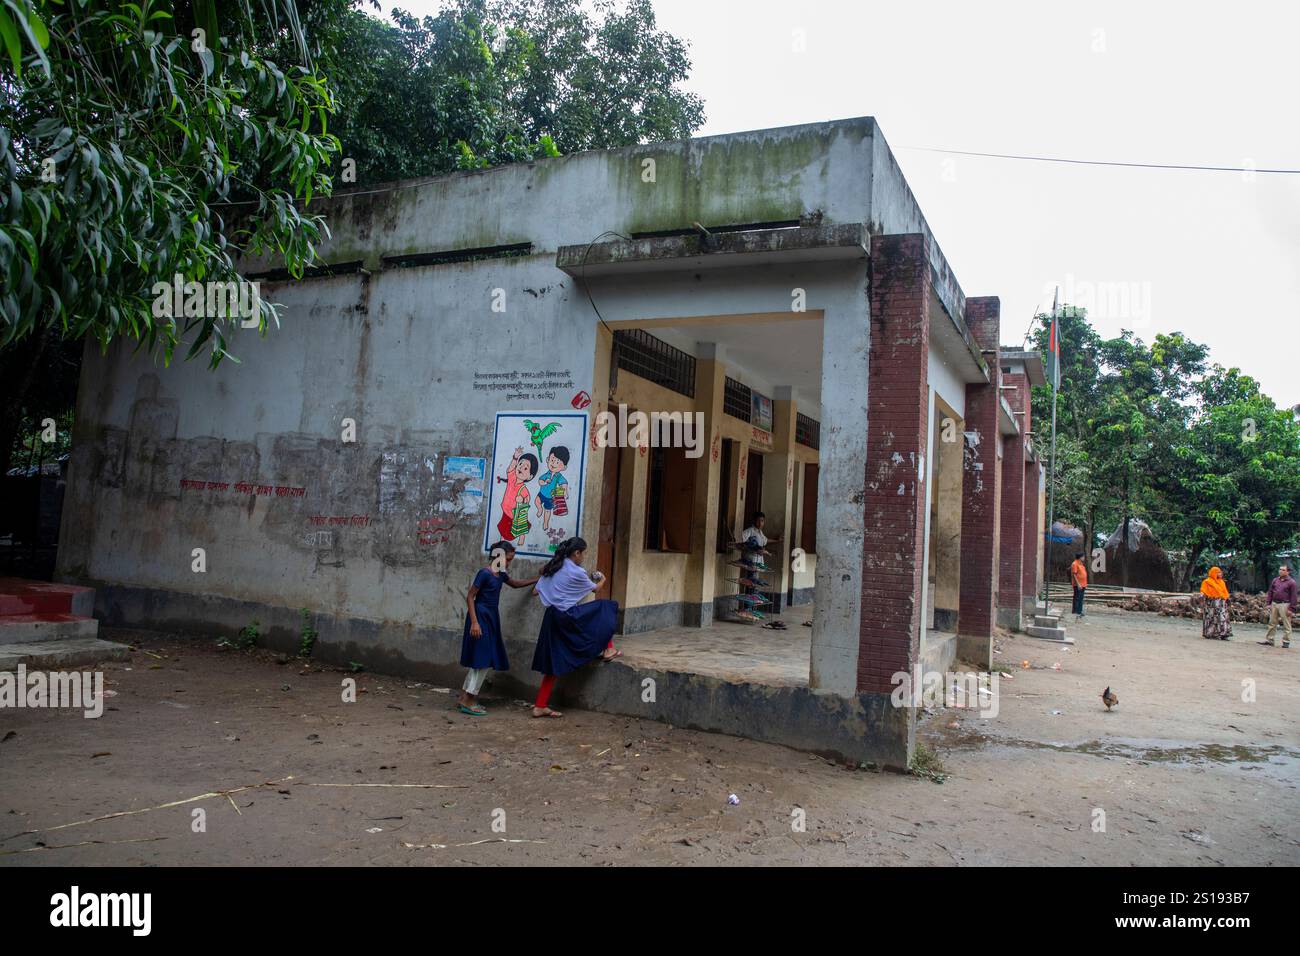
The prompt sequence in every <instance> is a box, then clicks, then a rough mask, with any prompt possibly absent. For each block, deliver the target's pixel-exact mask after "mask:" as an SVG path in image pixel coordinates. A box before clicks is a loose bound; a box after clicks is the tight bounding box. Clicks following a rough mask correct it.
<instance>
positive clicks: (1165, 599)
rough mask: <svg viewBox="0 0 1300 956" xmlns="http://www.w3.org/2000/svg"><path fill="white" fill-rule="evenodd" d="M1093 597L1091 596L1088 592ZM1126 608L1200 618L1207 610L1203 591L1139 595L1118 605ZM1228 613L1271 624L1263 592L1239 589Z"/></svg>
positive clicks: (1236, 619) (1242, 618) (1238, 617)
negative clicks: (1256, 592)
mask: <svg viewBox="0 0 1300 956" xmlns="http://www.w3.org/2000/svg"><path fill="white" fill-rule="evenodd" d="M1089 596H1090V597H1091V595H1089ZM1119 606H1120V607H1121V608H1123V609H1124V610H1126V611H1154V612H1156V613H1158V614H1163V615H1164V616H1165V617H1188V618H1195V619H1197V620H1199V619H1200V618H1201V617H1202V616H1203V615H1204V613H1205V598H1204V597H1202V596H1201V595H1200V594H1181V595H1172V596H1169V595H1161V594H1157V593H1151V594H1141V595H1136V596H1134V597H1133V598H1131V599H1129V600H1128V601H1126V602H1124V603H1123V604H1120V605H1119ZM1228 614H1229V616H1230V617H1231V618H1232V620H1234V621H1245V622H1247V623H1253V624H1267V623H1268V606H1267V605H1266V604H1265V603H1264V595H1262V594H1246V593H1244V592H1241V591H1237V592H1235V593H1233V594H1232V596H1231V597H1229V599H1228Z"/></svg>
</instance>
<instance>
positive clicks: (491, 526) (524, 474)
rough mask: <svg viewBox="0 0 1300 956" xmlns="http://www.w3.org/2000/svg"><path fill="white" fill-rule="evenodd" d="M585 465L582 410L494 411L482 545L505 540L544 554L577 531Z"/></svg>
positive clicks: (527, 553)
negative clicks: (492, 440)
mask: <svg viewBox="0 0 1300 956" xmlns="http://www.w3.org/2000/svg"><path fill="white" fill-rule="evenodd" d="M586 464H587V416H586V415H585V414H583V413H581V412H572V411H567V412H500V413H498V414H497V422H496V439H495V441H494V444H493V446H492V470H491V471H490V472H489V473H488V476H487V483H488V489H487V496H488V509H487V527H486V528H485V529H484V531H483V550H484V551H485V552H486V551H489V550H490V549H491V547H492V544H493V543H494V542H496V541H508V542H510V543H511V544H513V545H514V546H515V548H516V549H517V552H518V554H519V555H520V556H521V557H536V558H549V557H550V556H551V555H552V554H553V553H554V552H555V549H556V547H558V546H559V544H560V542H561V541H563V540H564V539H565V538H572V537H574V536H575V535H577V534H578V529H579V528H581V527H582V521H581V519H582V484H583V475H584V473H585V471H586Z"/></svg>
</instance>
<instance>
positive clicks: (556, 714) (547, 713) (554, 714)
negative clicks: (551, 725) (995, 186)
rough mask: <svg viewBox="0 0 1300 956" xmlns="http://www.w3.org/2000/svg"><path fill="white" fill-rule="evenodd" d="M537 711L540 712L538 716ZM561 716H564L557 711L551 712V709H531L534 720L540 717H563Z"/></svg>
mask: <svg viewBox="0 0 1300 956" xmlns="http://www.w3.org/2000/svg"><path fill="white" fill-rule="evenodd" d="M538 710H541V713H540V714H539V713H537V711H538ZM563 716H564V715H563V714H562V713H560V712H559V711H558V710H551V708H549V707H541V708H538V707H534V708H533V717H534V719H537V718H541V717H563Z"/></svg>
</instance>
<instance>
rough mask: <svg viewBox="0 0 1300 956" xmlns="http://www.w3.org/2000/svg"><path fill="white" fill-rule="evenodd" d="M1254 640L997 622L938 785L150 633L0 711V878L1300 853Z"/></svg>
mask: <svg viewBox="0 0 1300 956" xmlns="http://www.w3.org/2000/svg"><path fill="white" fill-rule="evenodd" d="M1261 633H1262V629H1261V628H1257V627H1254V626H1239V627H1238V635H1237V640H1236V641H1235V642H1232V643H1220V642H1217V641H1215V642H1210V641H1205V640H1203V639H1201V637H1200V634H1199V628H1197V627H1196V626H1195V625H1194V624H1192V623H1190V622H1185V621H1177V620H1173V619H1169V618H1160V617H1156V616H1153V615H1147V614H1129V613H1108V612H1105V611H1098V612H1096V614H1095V616H1094V618H1093V620H1092V622H1091V623H1089V624H1087V625H1084V626H1079V627H1075V628H1073V629H1072V634H1073V635H1075V636H1076V637H1077V638H1078V644H1077V645H1076V647H1075V648H1074V649H1071V650H1069V651H1063V650H1062V649H1061V648H1059V647H1057V646H1054V645H1050V644H1046V643H1044V642H1040V641H1034V640H1032V639H1029V638H1010V637H1003V638H1001V639H999V641H998V647H999V649H1000V651H999V654H998V656H997V660H998V663H999V665H1000V666H1004V667H1006V668H1008V669H1009V670H1010V671H1011V672H1012V674H1013V677H1012V679H1011V680H1009V681H1003V682H1002V684H1001V686H1000V697H999V701H998V703H999V715H998V716H997V717H996V718H980V717H978V716H975V715H974V714H973V713H972V712H969V711H966V712H962V711H957V710H952V709H943V708H939V709H937V710H935V711H933V712H932V713H929V714H927V715H926V717H925V718H924V720H923V722H922V724H921V727H920V731H919V734H920V739H921V740H922V741H923V742H924V743H925V745H926V746H927V747H928V748H931V749H932V750H933V751H934V752H936V753H937V754H938V755H939V759H940V760H941V762H942V766H943V771H944V776H943V782H942V783H939V782H936V781H935V779H932V778H928V777H923V776H908V775H900V774H895V773H886V772H875V771H871V770H862V769H847V768H844V767H841V766H836V765H833V764H831V763H829V762H827V761H826V760H824V759H822V758H820V757H816V756H811V755H809V754H806V753H799V752H796V751H793V750H788V749H785V748H782V747H777V746H772V745H768V744H760V743H754V742H752V741H747V740H740V739H736V738H731V737H723V736H718V735H713V734H704V733H698V732H693V731H686V730H681V729H678V728H673V727H669V726H667V725H663V724H657V723H653V722H649V721H643V720H638V719H629V718H622V717H611V716H607V715H603V714H596V713H590V712H581V711H576V710H574V711H569V712H567V716H566V717H565V718H564V719H563V720H553V721H538V720H533V719H531V718H530V717H529V716H528V711H527V709H526V708H525V707H524V706H523V705H522V704H520V703H518V702H514V701H508V700H498V701H495V702H490V703H492V704H493V706H492V708H491V713H490V715H489V716H488V717H486V718H472V717H467V716H463V715H461V714H459V713H457V712H455V711H454V710H453V709H452V702H453V697H452V696H451V695H450V694H448V693H446V692H442V691H439V690H438V689H437V688H434V687H432V686H430V685H418V684H413V683H411V682H408V681H402V680H396V679H393V678H388V677H382V676H377V675H359V677H358V681H359V687H360V688H361V689H363V690H364V692H363V693H361V694H360V695H359V699H358V702H357V703H343V702H342V700H341V691H340V686H341V684H340V682H341V680H342V678H343V677H344V676H345V675H343V674H342V673H340V672H338V671H334V670H329V669H316V668H306V669H304V667H303V665H301V664H300V663H299V662H297V661H293V662H289V663H283V664H277V663H276V661H275V660H274V659H273V658H272V657H271V656H270V655H256V654H254V655H247V654H241V653H238V652H231V651H220V650H217V649H216V648H215V646H214V644H212V643H199V642H185V641H180V640H171V639H164V638H150V639H146V640H143V641H141V642H140V643H139V645H138V646H139V650H138V651H137V652H136V653H135V654H134V655H133V660H131V661H129V662H123V663H118V664H112V665H108V666H106V667H105V678H106V680H107V682H108V686H109V687H110V688H111V689H112V690H114V691H116V696H114V697H112V698H110V700H109V701H108V704H109V706H110V708H111V709H110V710H108V711H107V712H106V713H105V714H104V716H103V717H102V718H101V719H99V720H86V719H84V718H82V717H81V715H80V713H79V712H68V711H50V710H7V711H0V738H2V739H3V742H2V743H0V854H3V855H0V865H6V866H16V865H29V866H30V865H42V864H55V863H58V864H65V865H86V864H90V865H94V864H127V865H132V864H249V863H252V864H370V863H374V864H399V865H420V864H435V865H436V864H451V865H502V864H524V865H533V864H556V863H573V864H593V865H627V864H679V865H690V864H706V865H718V864H727V865H737V864H923V865H943V866H951V865H954V864H960V865H970V864H1041V863H1059V864H1067V865H1068V864H1092V865H1096V864H1105V865H1124V864H1157V865H1159V864H1173V865H1205V864H1295V863H1297V862H1300V823H1297V820H1296V815H1297V811H1298V810H1300V798H1298V796H1297V791H1296V785H1297V782H1300V761H1298V759H1297V758H1298V757H1300V749H1298V746H1300V742H1298V740H1297V728H1296V718H1297V716H1300V681H1298V680H1297V677H1300V649H1297V650H1293V651H1283V650H1281V649H1270V648H1264V647H1260V646H1258V645H1256V644H1255V641H1256V640H1257V639H1258V637H1259V636H1260V634H1261ZM105 636H116V637H117V638H119V639H120V638H121V637H122V636H123V635H122V634H121V633H117V634H106V635H105ZM1022 661H1028V663H1029V667H1028V668H1023V667H1022V666H1021V662H1022ZM1054 664H1059V665H1060V670H1055V669H1053V665H1054ZM607 666H623V665H621V664H618V665H607ZM1243 680H1251V681H1254V687H1255V702H1253V703H1246V702H1243V700H1242V693H1243V684H1242V682H1243ZM1108 684H1109V685H1110V686H1111V687H1113V688H1114V689H1115V690H1116V691H1117V692H1118V694H1119V696H1120V705H1119V707H1118V708H1117V709H1116V710H1115V711H1113V712H1110V713H1107V712H1106V711H1105V710H1104V708H1103V707H1102V705H1101V702H1100V700H1099V694H1100V692H1101V690H1102V688H1103V687H1105V686H1106V685H1108ZM443 691H445V689H443ZM1057 711H1059V713H1056V712H1057ZM268 781H278V782H275V783H267V782H268ZM325 784H331V785H333V784H348V785H350V786H324V785H325ZM362 784H366V785H374V784H425V785H427V784H437V785H438V788H436V789H435V788H431V787H410V786H404V787H397V786H384V787H379V786H360V785H362ZM249 786H252V787H255V789H248V790H243V791H241V792H238V793H233V794H231V795H230V796H229V797H225V796H217V797H207V798H205V799H202V800H199V801H196V802H192V803H185V804H182V805H179V806H173V807H170V808H165V809H156V810H150V811H148V812H143V813H134V814H131V815H127V816H118V817H115V818H112V819H108V820H103V821H100V822H94V823H88V824H83V825H76V826H66V827H64V828H62V829H50V828H53V827H57V826H59V825H60V824H68V823H72V822H74V821H82V820H86V819H88V818H92V817H97V816H100V815H105V814H110V813H116V812H121V811H128V810H141V809H144V808H149V807H156V806H159V805H161V804H165V803H170V802H172V801H179V800H185V799H187V798H190V797H194V796H197V795H200V794H204V793H207V792H210V791H218V790H229V789H231V788H237V787H249ZM733 793H734V794H735V795H736V796H737V797H738V798H739V801H740V802H739V804H738V805H735V806H731V805H728V801H727V797H728V795H729V794H733ZM196 809H201V810H203V811H204V814H205V817H206V820H205V823H206V831H205V832H194V829H195V821H194V817H193V813H194V811H195V810H196ZM796 810H799V811H802V815H803V816H804V818H805V820H806V828H805V829H804V830H803V831H802V832H800V831H798V830H797V829H796V828H795V826H794V825H792V824H793V823H794V822H795V821H796V820H797V818H798V817H799V816H800V814H798V813H796V812H795V811H796ZM1097 810H1101V811H1104V813H1105V830H1104V832H1095V830H1094V820H1095V819H1099V818H1098V817H1097V815H1096V811H1097ZM494 819H496V820H503V821H504V825H505V832H504V833H501V832H496V831H494V830H493V821H494ZM36 829H40V830H41V831H42V832H39V833H24V832H23V831H29V830H36ZM502 837H504V838H505V839H508V840H512V841H521V842H512V843H505V842H499V841H500V839H501V838H502ZM484 840H496V841H498V842H486V843H475V841H484ZM77 844H84V845H77ZM405 844H414V845H415V846H407V845H405ZM467 844H468V845H467ZM40 847H43V848H40ZM32 848H37V849H32ZM29 850H30V852H27V851H29Z"/></svg>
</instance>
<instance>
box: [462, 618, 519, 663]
mask: <svg viewBox="0 0 1300 956" xmlns="http://www.w3.org/2000/svg"><path fill="white" fill-rule="evenodd" d="M474 612H475V613H476V614H477V615H478V626H479V627H480V628H481V629H482V631H483V636H482V637H480V638H479V639H478V640H474V638H472V637H470V634H469V613H468V612H467V613H466V614H465V632H464V634H462V635H461V639H460V664H461V666H462V667H473V668H475V669H476V670H477V669H480V668H483V667H490V668H492V669H493V670H494V671H508V670H510V658H509V657H507V656H506V642H505V641H504V640H502V638H501V616H500V614H499V613H498V612H497V609H496V608H495V607H485V606H484V605H482V604H477V605H475V607H474Z"/></svg>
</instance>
